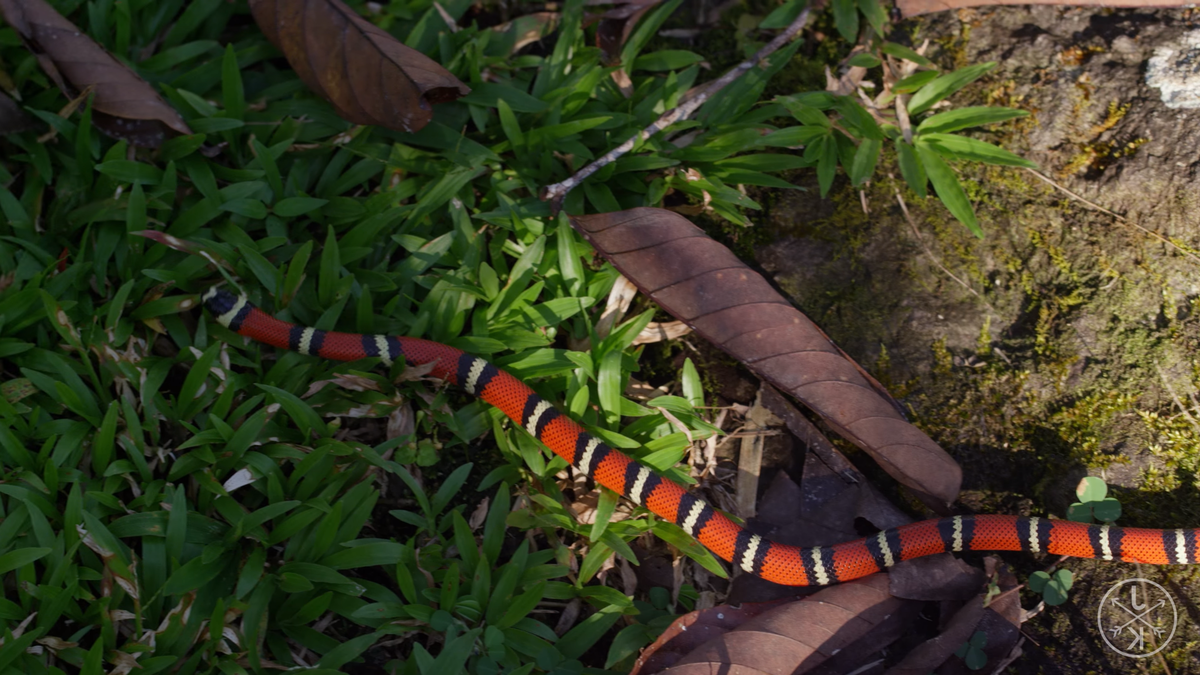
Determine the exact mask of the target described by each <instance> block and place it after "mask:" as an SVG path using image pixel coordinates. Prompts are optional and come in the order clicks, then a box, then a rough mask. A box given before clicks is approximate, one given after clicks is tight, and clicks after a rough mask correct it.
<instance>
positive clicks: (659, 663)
mask: <svg viewBox="0 0 1200 675" xmlns="http://www.w3.org/2000/svg"><path fill="white" fill-rule="evenodd" d="M783 602H786V601H781V600H776V601H774V602H745V603H742V604H740V605H720V606H717V607H710V608H708V609H700V610H696V611H694V612H689V613H687V614H684V615H683V616H681V617H679V618H678V619H675V621H674V622H673V623H672V624H671V625H670V626H668V627H667V629H666V630H665V631H663V634H662V635H660V636H658V639H657V640H655V641H654V643H653V644H651V645H650V646H649V647H646V648H645V649H644V650H642V653H641V655H640V656H638V660H637V661H636V662H634V664H633V670H631V671H630V672H629V675H639V674H641V673H657V672H660V671H662V670H664V669H666V668H670V667H671V666H673V665H675V664H676V663H678V662H679V660H680V659H682V658H683V657H684V656H687V655H688V654H689V653H691V652H692V651H695V650H696V649H699V648H700V647H702V646H704V643H706V642H708V641H709V640H713V639H716V638H717V637H718V636H720V635H724V634H725V633H728V632H729V631H731V630H733V629H735V628H737V627H738V626H741V625H742V624H745V623H746V622H747V621H749V620H751V619H753V618H754V617H756V616H758V615H759V614H763V613H765V612H768V611H770V610H772V609H774V608H776V607H778V606H780V605H781V604H783Z"/></svg>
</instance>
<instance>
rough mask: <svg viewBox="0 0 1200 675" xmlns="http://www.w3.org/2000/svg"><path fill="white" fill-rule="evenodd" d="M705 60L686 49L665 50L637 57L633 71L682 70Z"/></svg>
mask: <svg viewBox="0 0 1200 675" xmlns="http://www.w3.org/2000/svg"><path fill="white" fill-rule="evenodd" d="M703 60H704V57H703V56H701V55H699V54H697V53H695V52H689V51H687V50H685V49H664V50H662V51H657V52H650V53H649V54H642V55H641V56H639V57H637V60H636V61H634V63H633V69H634V70H635V71H636V70H651V71H659V70H682V69H684V68H687V67H688V66H690V65H692V64H693V63H699V62H701V61H703Z"/></svg>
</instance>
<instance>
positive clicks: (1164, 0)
mask: <svg viewBox="0 0 1200 675" xmlns="http://www.w3.org/2000/svg"><path fill="white" fill-rule="evenodd" d="M986 5H1071V6H1072V7H1192V6H1194V5H1195V3H1194V2H1193V0H896V9H898V10H900V14H901V15H903V16H904V17H910V16H916V15H918V14H928V13H930V12H944V11H946V10H950V9H961V8H963V7H983V6H986Z"/></svg>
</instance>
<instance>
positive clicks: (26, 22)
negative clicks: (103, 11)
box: [0, 0, 192, 147]
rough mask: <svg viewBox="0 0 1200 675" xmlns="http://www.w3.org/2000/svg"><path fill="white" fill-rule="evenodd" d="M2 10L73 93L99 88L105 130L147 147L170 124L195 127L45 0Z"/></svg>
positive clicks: (7, 0) (25, 0)
mask: <svg viewBox="0 0 1200 675" xmlns="http://www.w3.org/2000/svg"><path fill="white" fill-rule="evenodd" d="M0 14H3V15H4V19H5V21H7V22H8V23H9V25H11V26H12V27H13V28H14V29H15V30H16V31H17V34H18V35H20V36H21V40H22V41H23V42H24V43H25V46H26V47H27V48H28V49H29V51H31V52H33V53H34V55H35V56H37V59H38V63H39V64H41V66H42V69H43V70H45V71H46V74H47V75H49V76H50V79H52V80H54V83H55V84H57V85H58V88H59V89H61V90H62V91H63V94H65V95H66V97H67V98H70V99H73V98H75V97H76V96H78V95H79V92H81V91H83V90H84V89H85V88H87V87H89V86H91V87H94V88H95V92H96V96H95V98H94V99H93V100H92V123H93V124H95V125H96V127H97V128H98V129H100V130H101V131H103V132H104V133H106V134H108V135H109V136H112V137H114V138H122V139H125V140H127V141H129V142H130V143H132V144H134V145H141V146H145V147H157V146H158V145H160V144H161V143H162V142H163V140H164V139H165V138H166V135H167V129H171V130H172V131H175V132H177V133H180V134H191V133H192V130H191V129H189V128H188V125H187V124H186V123H185V122H184V121H183V118H182V117H180V116H179V113H178V112H176V111H175V109H174V108H172V107H171V106H170V105H168V104H167V102H166V101H164V100H163V99H162V97H161V96H159V95H158V92H157V91H155V89H154V87H152V86H150V84H149V83H148V82H146V81H145V80H143V79H142V78H140V77H138V76H137V75H136V74H134V72H133V71H132V70H130V69H129V68H127V67H126V66H125V64H123V63H121V62H120V61H118V60H117V59H116V58H114V57H113V55H112V54H109V53H108V52H107V51H105V49H104V48H103V47H101V46H100V45H98V44H96V42H95V41H94V40H92V39H91V38H90V37H88V36H86V35H84V34H83V33H81V32H80V31H79V28H78V27H76V26H75V24H73V23H71V22H70V21H67V20H66V19H65V18H63V16H62V15H61V14H59V13H58V12H56V11H54V8H53V7H51V6H50V5H49V4H47V3H46V2H45V1H44V0H0Z"/></svg>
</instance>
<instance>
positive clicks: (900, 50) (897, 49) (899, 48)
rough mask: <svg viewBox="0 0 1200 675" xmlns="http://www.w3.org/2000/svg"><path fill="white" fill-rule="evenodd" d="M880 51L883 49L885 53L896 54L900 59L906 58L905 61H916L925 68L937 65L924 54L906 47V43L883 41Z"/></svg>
mask: <svg viewBox="0 0 1200 675" xmlns="http://www.w3.org/2000/svg"><path fill="white" fill-rule="evenodd" d="M880 51H882V52H883V53H884V54H887V55H888V56H894V57H896V58H898V59H904V60H905V61H912V62H913V63H915V64H917V65H918V66H921V67H923V68H935V67H936V66H934V65H933V61H930V60H929V59H927V58H925V57H924V56H921V55H920V54H918V53H916V52H915V51H913V50H912V49H909V48H908V47H905V46H904V45H900V44H896V43H895V42H885V43H883V46H882V47H880Z"/></svg>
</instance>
